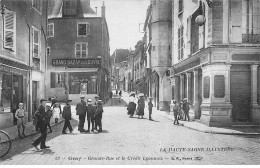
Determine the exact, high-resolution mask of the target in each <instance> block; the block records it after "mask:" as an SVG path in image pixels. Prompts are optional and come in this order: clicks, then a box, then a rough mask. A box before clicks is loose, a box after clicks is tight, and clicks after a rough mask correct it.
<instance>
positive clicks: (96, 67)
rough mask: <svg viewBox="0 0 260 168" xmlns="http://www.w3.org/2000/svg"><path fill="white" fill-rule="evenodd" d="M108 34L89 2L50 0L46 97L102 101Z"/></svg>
mask: <svg viewBox="0 0 260 168" xmlns="http://www.w3.org/2000/svg"><path fill="white" fill-rule="evenodd" d="M109 53H110V47H109V32H108V27H107V22H106V18H105V6H104V4H103V6H102V7H101V16H99V15H97V14H96V12H95V11H93V9H92V8H91V7H90V0H85V1H84V0H75V1H70V0H55V1H54V0H50V3H49V13H48V61H47V65H48V68H47V74H46V75H47V76H48V78H47V81H46V85H47V87H48V89H47V97H48V98H51V97H56V98H57V99H58V100H59V101H65V100H66V99H72V100H73V102H77V101H79V97H80V95H84V96H85V97H86V98H94V96H95V95H97V94H98V95H99V96H100V98H101V99H102V100H103V101H105V100H106V98H107V97H108V91H109V89H110V77H109V71H110V66H111V65H110V54H109Z"/></svg>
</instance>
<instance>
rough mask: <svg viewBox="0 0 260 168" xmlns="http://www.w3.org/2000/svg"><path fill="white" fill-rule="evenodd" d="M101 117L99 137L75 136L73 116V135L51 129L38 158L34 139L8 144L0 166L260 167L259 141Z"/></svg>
mask: <svg viewBox="0 0 260 168" xmlns="http://www.w3.org/2000/svg"><path fill="white" fill-rule="evenodd" d="M104 111H105V112H104V114H103V129H104V131H103V132H102V133H97V132H95V133H89V134H80V133H79V132H78V130H77V123H78V122H77V117H76V116H75V112H74V114H73V118H74V119H75V120H73V121H72V126H73V129H74V130H73V134H67V135H63V134H61V129H62V126H63V123H61V124H59V125H57V126H55V127H54V129H53V130H54V132H53V133H51V134H48V139H47V145H49V146H51V148H50V149H46V150H43V151H41V152H37V151H36V150H35V149H34V148H33V147H32V146H31V145H30V144H31V142H32V140H33V139H35V138H36V137H38V136H39V134H37V135H33V136H28V137H27V138H25V139H22V140H17V141H14V143H13V145H12V149H11V152H10V153H9V154H8V155H7V156H6V157H5V158H3V160H1V161H0V164H259V163H260V153H259V151H260V139H259V137H245V136H233V135H218V134H207V133H202V132H198V131H195V130H191V129H188V128H185V127H182V126H175V125H173V124H172V121H171V120H169V119H166V118H164V117H162V116H159V115H157V114H154V115H153V118H154V121H149V120H148V119H147V117H148V114H147V111H146V114H145V119H137V118H129V117H128V115H127V114H126V113H127V111H126V107H125V105H123V104H121V105H117V106H112V107H111V106H107V107H104ZM86 128H87V123H85V129H86ZM220 148H224V149H220ZM174 150H175V151H174ZM176 150H177V151H176ZM219 150H222V151H219Z"/></svg>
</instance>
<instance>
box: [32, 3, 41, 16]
mask: <svg viewBox="0 0 260 168" xmlns="http://www.w3.org/2000/svg"><path fill="white" fill-rule="evenodd" d="M35 1H39V2H40V3H39V4H40V7H39V8H40V9H37V7H35V6H34V2H35ZM32 8H33V9H34V10H36V11H37V12H38V13H39V14H40V15H41V14H42V1H41V0H32Z"/></svg>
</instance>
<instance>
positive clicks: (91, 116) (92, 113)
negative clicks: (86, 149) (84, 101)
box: [86, 99, 95, 132]
mask: <svg viewBox="0 0 260 168" xmlns="http://www.w3.org/2000/svg"><path fill="white" fill-rule="evenodd" d="M86 111H87V120H88V130H87V132H89V131H90V122H91V124H92V129H91V131H92V132H94V122H95V118H94V117H95V109H94V107H93V105H92V100H91V99H88V106H87V107H86Z"/></svg>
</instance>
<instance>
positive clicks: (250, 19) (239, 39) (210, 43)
mask: <svg viewBox="0 0 260 168" xmlns="http://www.w3.org/2000/svg"><path fill="white" fill-rule="evenodd" d="M202 2H203V3H201V4H200V1H198V0H197V1H195V0H194V1H190V0H179V1H173V18H172V21H173V31H172V35H173V43H174V44H176V45H175V46H173V50H172V52H173V53H172V55H173V56H174V57H173V60H172V65H173V67H174V76H172V77H173V78H175V79H174V80H173V81H174V82H173V83H172V85H173V87H174V99H176V100H178V101H180V100H182V99H183V98H185V97H186V98H187V99H188V101H189V102H190V103H191V104H193V108H192V109H191V113H194V115H195V118H197V119H199V121H200V122H202V123H204V124H207V125H209V126H231V125H232V124H236V123H241V122H244V123H247V122H249V123H250V122H256V123H258V124H259V121H260V113H259V111H260V105H259V100H260V67H259V64H260V22H259V21H260V1H259V0H250V1H247V0H230V1H226V0H213V1H202ZM201 14H203V15H204V17H205V23H204V24H201V26H199V25H198V24H197V23H198V22H197V21H198V20H197V21H196V18H197V16H198V15H201ZM200 21H203V18H200Z"/></svg>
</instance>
